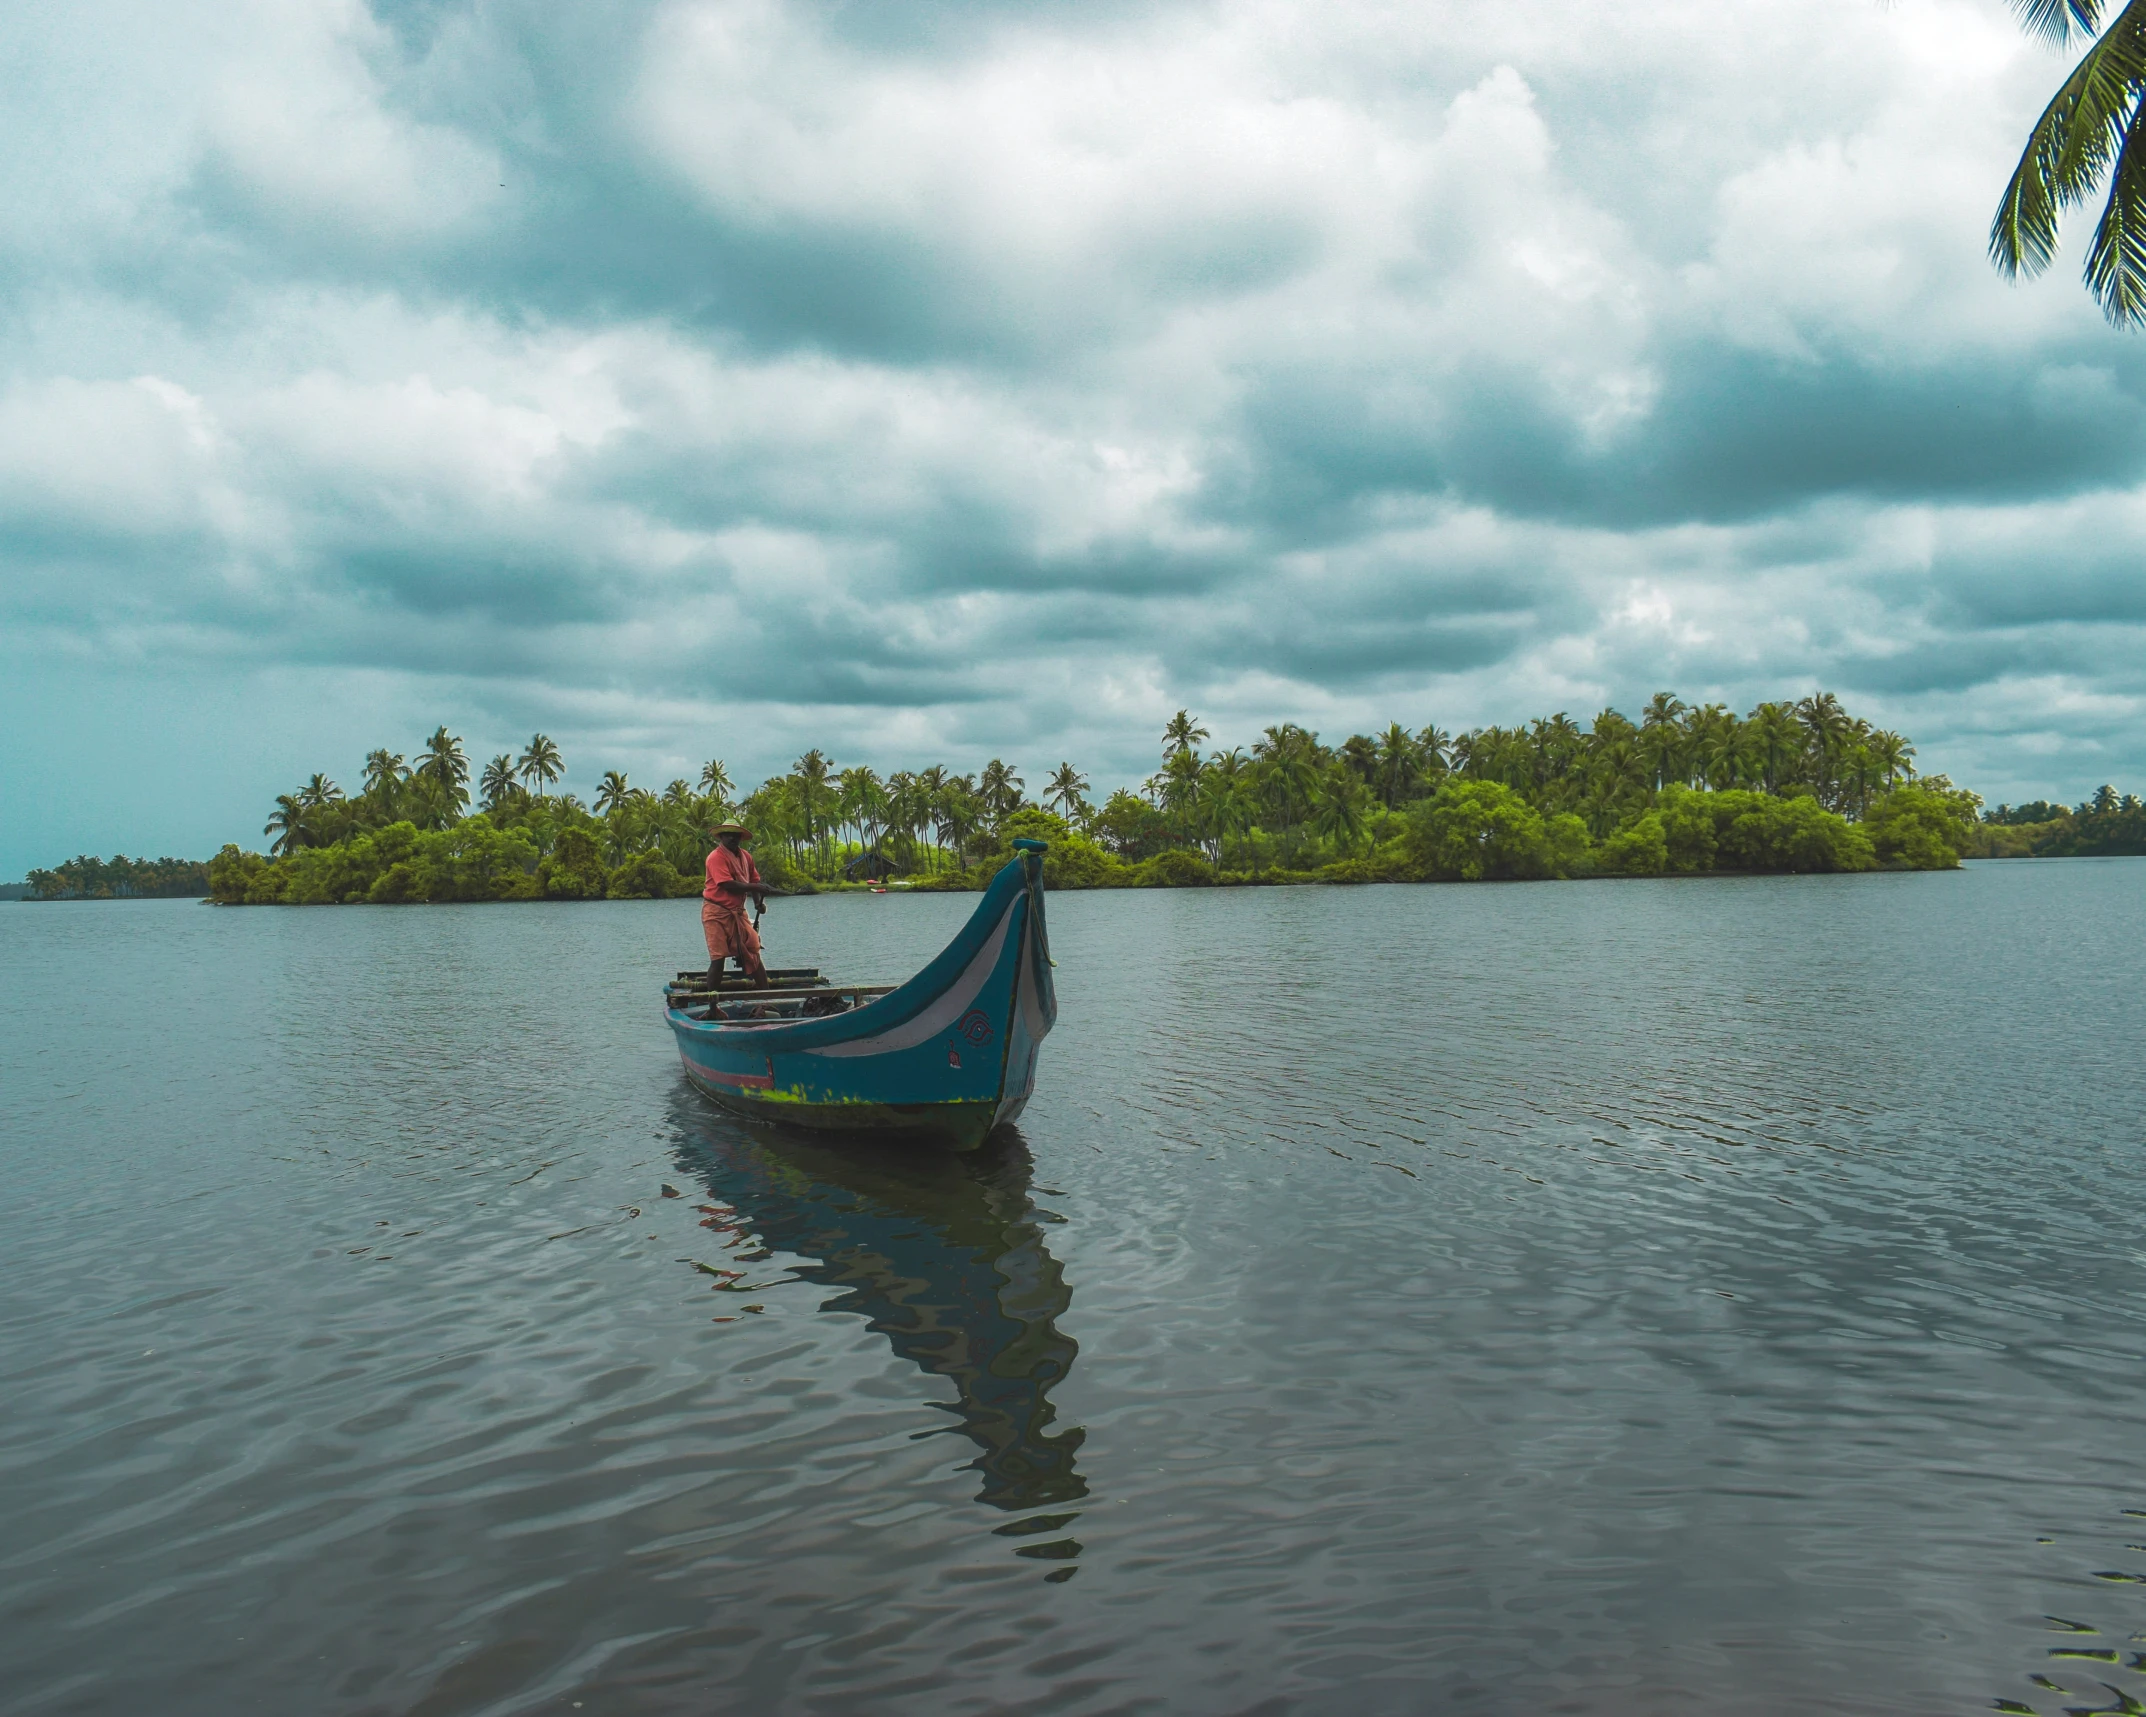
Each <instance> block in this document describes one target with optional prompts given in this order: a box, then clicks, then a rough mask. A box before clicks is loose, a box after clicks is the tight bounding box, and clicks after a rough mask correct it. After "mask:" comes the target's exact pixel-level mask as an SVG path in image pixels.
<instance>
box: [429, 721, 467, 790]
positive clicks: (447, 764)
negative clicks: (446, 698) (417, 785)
mask: <svg viewBox="0 0 2146 1717" xmlns="http://www.w3.org/2000/svg"><path fill="white" fill-rule="evenodd" d="M417 773H418V775H419V776H420V777H421V778H422V779H424V780H426V781H430V782H431V783H432V784H433V786H435V787H436V788H438V789H439V792H440V796H441V797H442V798H443V799H445V800H447V801H448V802H450V803H451V804H453V805H454V806H455V807H456V808H458V809H459V808H460V807H461V806H463V805H466V804H468V803H469V759H468V758H466V757H464V756H463V755H462V736H461V735H460V734H457V733H449V732H448V731H447V729H446V727H445V726H444V725H442V726H439V727H436V728H434V729H433V730H432V737H431V738H430V739H428V740H426V741H425V757H424V761H423V762H421V763H420V764H418V766H417Z"/></svg>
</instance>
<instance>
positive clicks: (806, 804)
mask: <svg viewBox="0 0 2146 1717" xmlns="http://www.w3.org/2000/svg"><path fill="white" fill-rule="evenodd" d="M834 767H835V766H834V765H833V764H832V763H830V762H829V761H828V760H827V754H826V753H825V752H824V751H822V750H821V749H820V748H819V747H818V746H817V745H815V746H814V747H813V748H812V749H811V750H810V751H808V752H806V753H805V755H804V756H802V757H800V758H799V759H798V760H797V761H796V762H795V763H793V764H791V765H790V775H791V779H792V780H793V781H795V783H796V786H795V787H794V788H793V789H792V791H793V793H794V794H795V795H796V800H797V809H798V814H799V815H800V816H801V817H802V818H803V820H804V824H805V839H806V841H807V842H808V843H810V844H811V845H814V846H818V847H820V848H822V849H823V850H822V853H821V856H822V858H825V856H826V854H825V851H824V849H825V846H826V840H827V822H828V816H829V813H830V811H831V810H832V807H833V802H834V789H833V788H831V787H829V786H828V784H827V780H828V777H829V776H830V775H832V774H833V773H834Z"/></svg>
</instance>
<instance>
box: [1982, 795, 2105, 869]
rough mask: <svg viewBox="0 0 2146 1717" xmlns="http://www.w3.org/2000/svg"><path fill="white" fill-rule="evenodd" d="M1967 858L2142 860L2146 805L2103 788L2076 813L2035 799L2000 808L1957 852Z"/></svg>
mask: <svg viewBox="0 0 2146 1717" xmlns="http://www.w3.org/2000/svg"><path fill="white" fill-rule="evenodd" d="M1960 850H1961V851H1962V852H1963V853H1964V854H1965V855H1966V856H1967V857H1969V858H2137V857H2141V856H2146V804H2142V803H2141V802H2140V801H2139V799H2138V797H2137V796H2136V795H2135V794H2131V793H2125V794H2123V795H2122V796H2120V797H2119V796H2118V794H2117V791H2116V789H2115V788H2114V787H2103V788H2101V789H2099V790H2098V791H2097V792H2096V793H2095V794H2094V796H2093V797H2092V798H2091V799H2089V800H2087V801H2086V802H2085V803H2084V804H2082V805H2080V806H2079V807H2078V808H2077V809H2075V810H2067V809H2066V808H2065V807H2064V806H2062V805H2052V804H2050V803H2049V802H2048V801H2047V800H2046V799H2037V800H2035V801H2034V802H2033V803H2032V804H2028V805H1999V806H1998V807H1997V808H1996V809H1995V810H1993V811H1985V812H1984V813H1983V815H1982V821H1981V823H1980V824H1979V825H1978V826H1977V827H1976V828H1975V830H1974V831H1973V833H1972V834H1971V835H1970V837H1969V840H1968V843H1967V845H1965V846H1964V847H1962V848H1961V849H1960Z"/></svg>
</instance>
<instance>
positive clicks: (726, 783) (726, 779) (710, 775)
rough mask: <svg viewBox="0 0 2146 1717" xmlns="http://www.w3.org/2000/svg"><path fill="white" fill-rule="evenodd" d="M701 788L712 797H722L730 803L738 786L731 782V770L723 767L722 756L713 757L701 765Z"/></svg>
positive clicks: (725, 802)
mask: <svg viewBox="0 0 2146 1717" xmlns="http://www.w3.org/2000/svg"><path fill="white" fill-rule="evenodd" d="M700 790H701V791H702V792H703V793H705V794H707V795H708V797H709V798H711V799H720V800H722V801H723V803H724V804H726V805H727V804H729V803H730V801H731V797H732V796H733V795H734V794H735V793H736V792H737V788H735V787H733V786H732V785H731V784H730V771H729V770H727V769H725V768H724V767H723V760H722V759H721V758H720V757H711V758H709V759H708V761H707V762H705V763H703V764H702V765H701V766H700Z"/></svg>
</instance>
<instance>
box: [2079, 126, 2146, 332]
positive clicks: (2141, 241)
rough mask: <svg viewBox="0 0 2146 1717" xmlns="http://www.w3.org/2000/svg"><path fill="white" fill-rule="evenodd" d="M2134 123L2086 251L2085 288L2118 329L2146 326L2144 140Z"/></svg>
mask: <svg viewBox="0 0 2146 1717" xmlns="http://www.w3.org/2000/svg"><path fill="white" fill-rule="evenodd" d="M2142 129H2146V128H2142V127H2140V126H2139V125H2137V124H2133V125H2132V127H2131V129H2130V132H2129V134H2128V135H2127V136H2126V137H2125V138H2124V146H2123V151H2122V153H2121V154H2119V155H2118V156H2117V158H2116V170H2115V172H2114V173H2113V174H2111V175H2110V178H2109V202H2108V206H2107V207H2106V208H2104V209H2103V210H2102V212H2101V221H2100V224H2099V225H2098V226H2096V227H2095V228H2094V242H2093V243H2092V244H2091V245H2089V246H2088V247H2087V253H2086V288H2087V290H2088V291H2089V292H2091V293H2093V295H2094V297H2095V300H2096V301H2097V302H2098V303H2099V304H2100V305H2101V309H2102V313H2103V314H2104V315H2105V316H2107V317H2108V319H2109V320H2110V321H2112V322H2114V323H2115V324H2116V325H2117V326H2118V327H2120V328H2129V327H2137V326H2139V325H2140V324H2141V323H2146V138H2142V137H2141V135H2140V133H2141V130H2142Z"/></svg>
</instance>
